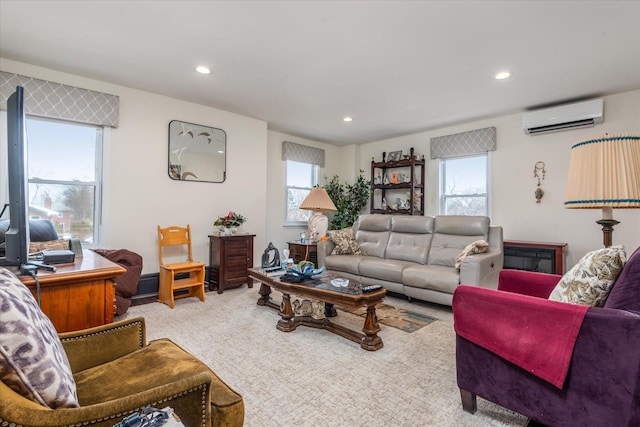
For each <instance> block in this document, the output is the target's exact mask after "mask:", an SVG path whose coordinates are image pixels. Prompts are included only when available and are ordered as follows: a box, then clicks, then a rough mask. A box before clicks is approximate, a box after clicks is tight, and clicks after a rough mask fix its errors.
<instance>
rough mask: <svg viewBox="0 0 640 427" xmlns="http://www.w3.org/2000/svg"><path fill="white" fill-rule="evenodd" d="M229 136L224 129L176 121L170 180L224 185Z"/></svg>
mask: <svg viewBox="0 0 640 427" xmlns="http://www.w3.org/2000/svg"><path fill="white" fill-rule="evenodd" d="M226 153H227V134H226V133H225V132H224V131H223V130H222V129H216V128H212V127H208V126H202V125H196V124H193V123H186V122H181V121H178V120H172V121H171V122H170V123H169V170H168V173H169V177H170V178H171V179H175V180H177V181H200V182H224V180H225V178H226V176H227V164H226V155H227V154H226Z"/></svg>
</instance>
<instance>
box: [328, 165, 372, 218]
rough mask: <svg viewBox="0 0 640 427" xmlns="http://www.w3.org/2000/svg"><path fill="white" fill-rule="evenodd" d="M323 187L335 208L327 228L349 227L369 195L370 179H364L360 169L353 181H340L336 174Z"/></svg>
mask: <svg viewBox="0 0 640 427" xmlns="http://www.w3.org/2000/svg"><path fill="white" fill-rule="evenodd" d="M324 189H325V190H327V194H329V197H330V198H331V201H332V202H333V204H334V205H336V208H337V211H336V212H335V213H334V215H333V218H332V219H331V222H330V223H329V230H340V229H343V228H346V227H351V226H352V225H353V223H354V222H356V220H357V219H358V215H359V214H360V211H361V210H362V208H363V207H364V206H365V205H366V204H367V202H368V201H369V197H371V181H369V180H367V179H365V177H364V171H363V170H362V169H361V170H360V175H359V176H358V178H357V179H356V182H355V183H353V184H347V183H341V182H340V178H339V177H338V175H334V176H333V178H331V180H330V181H328V182H327V183H326V184H325V186H324Z"/></svg>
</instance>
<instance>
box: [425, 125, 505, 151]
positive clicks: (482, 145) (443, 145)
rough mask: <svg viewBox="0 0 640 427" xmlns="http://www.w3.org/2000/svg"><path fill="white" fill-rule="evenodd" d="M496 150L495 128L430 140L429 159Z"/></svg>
mask: <svg viewBox="0 0 640 427" xmlns="http://www.w3.org/2000/svg"><path fill="white" fill-rule="evenodd" d="M495 149H496V128H495V127H493V126H492V127H488V128H483V129H476V130H472V131H469V132H462V133H456V134H453V135H444V136H438V137H435V138H431V158H432V159H447V158H450V157H460V156H471V155H474V154H482V153H486V152H488V151H495Z"/></svg>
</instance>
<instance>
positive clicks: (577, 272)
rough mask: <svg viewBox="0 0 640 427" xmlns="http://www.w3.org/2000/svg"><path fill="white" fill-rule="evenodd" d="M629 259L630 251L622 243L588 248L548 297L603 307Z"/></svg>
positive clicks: (554, 299) (570, 302) (553, 299)
mask: <svg viewBox="0 0 640 427" xmlns="http://www.w3.org/2000/svg"><path fill="white" fill-rule="evenodd" d="M626 259H627V254H626V252H625V250H624V247H622V246H611V247H609V248H604V249H598V250H595V251H591V252H589V253H588V254H586V255H585V256H584V257H582V259H581V260H580V261H579V262H578V263H577V264H576V265H575V266H574V267H573V268H572V269H571V270H569V271H568V272H567V273H566V274H565V275H564V276H562V279H560V281H559V282H558V284H557V285H556V287H555V288H554V289H553V291H551V295H549V299H550V300H552V301H560V302H566V303H569V304H581V305H590V306H592V307H602V306H603V305H604V303H605V302H606V300H607V297H608V296H609V292H610V291H611V287H612V286H613V282H615V280H616V278H617V277H618V275H619V274H620V271H621V270H622V267H623V266H624V263H625V261H626Z"/></svg>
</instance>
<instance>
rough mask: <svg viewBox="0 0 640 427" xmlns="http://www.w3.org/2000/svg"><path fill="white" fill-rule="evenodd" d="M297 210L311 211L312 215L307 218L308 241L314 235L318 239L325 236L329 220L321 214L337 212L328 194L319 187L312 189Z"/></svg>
mask: <svg viewBox="0 0 640 427" xmlns="http://www.w3.org/2000/svg"><path fill="white" fill-rule="evenodd" d="M299 209H305V210H309V211H313V215H311V217H310V218H309V239H312V236H314V234H317V238H318V239H319V238H321V237H323V236H326V235H327V230H328V229H329V218H327V217H326V216H325V215H324V214H323V213H322V212H325V211H336V210H337V209H336V205H334V204H333V202H332V201H331V198H330V197H329V194H327V190H325V189H324V188H319V187H315V188H312V189H311V191H310V192H309V194H308V195H307V197H306V198H305V199H304V200H303V201H302V204H301V205H300V206H299ZM314 231H315V233H314Z"/></svg>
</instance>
